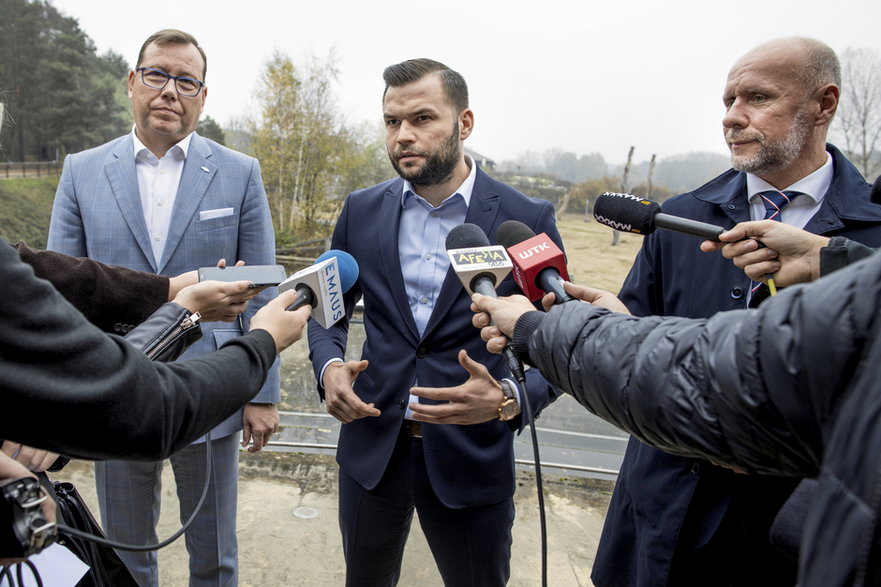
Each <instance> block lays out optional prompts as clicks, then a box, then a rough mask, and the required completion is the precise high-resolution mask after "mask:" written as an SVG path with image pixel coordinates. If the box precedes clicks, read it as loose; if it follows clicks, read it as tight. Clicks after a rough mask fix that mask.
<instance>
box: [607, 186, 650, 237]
mask: <svg viewBox="0 0 881 587" xmlns="http://www.w3.org/2000/svg"><path fill="white" fill-rule="evenodd" d="M660 211H661V206H660V205H659V204H658V203H657V202H652V201H651V200H645V199H643V198H640V197H638V196H631V195H630V194H617V193H612V192H606V193H604V194H603V195H601V196H600V197H599V198H597V201H596V202H595V203H594V205H593V216H594V218H596V220H597V222H600V223H602V224H605V225H607V226H611V227H612V228H614V229H616V230H621V231H624V232H635V233H638V234H649V233H650V232H652V231H653V230H654V229H655V223H654V218H655V215H656V214H657V213H658V212H660Z"/></svg>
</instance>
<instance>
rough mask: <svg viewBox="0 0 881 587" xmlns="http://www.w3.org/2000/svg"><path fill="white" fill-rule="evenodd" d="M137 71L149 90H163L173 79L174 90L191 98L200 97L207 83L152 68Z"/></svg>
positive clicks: (141, 68) (140, 68)
mask: <svg viewBox="0 0 881 587" xmlns="http://www.w3.org/2000/svg"><path fill="white" fill-rule="evenodd" d="M135 71H138V72H140V73H141V81H142V82H143V83H144V85H145V86H147V87H148V88H153V89H154V90H161V89H162V88H164V87H165V86H166V84H168V80H170V79H173V80H174V89H176V90H177V93H178V94H180V95H181V96H187V97H189V98H193V97H195V96H198V95H199V92H201V91H202V88H203V87H204V86H205V82H202V81H199V80H197V79H193V78H191V77H180V76H177V75H168V74H167V73H165V72H164V71H160V70H158V69H153V68H152V67H139V68H137V69H136V70H135Z"/></svg>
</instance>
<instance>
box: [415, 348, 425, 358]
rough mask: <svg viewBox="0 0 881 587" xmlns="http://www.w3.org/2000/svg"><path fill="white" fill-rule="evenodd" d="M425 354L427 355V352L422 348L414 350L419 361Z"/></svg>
mask: <svg viewBox="0 0 881 587" xmlns="http://www.w3.org/2000/svg"><path fill="white" fill-rule="evenodd" d="M427 354H428V350H426V348H425V347H424V346H421V347H419V348H417V349H416V356H417V357H419V358H420V359H421V358H423V357H424V356H425V355H427Z"/></svg>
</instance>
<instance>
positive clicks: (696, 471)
mask: <svg viewBox="0 0 881 587" xmlns="http://www.w3.org/2000/svg"><path fill="white" fill-rule="evenodd" d="M691 474H692V475H700V474H701V465H700V463H692V464H691Z"/></svg>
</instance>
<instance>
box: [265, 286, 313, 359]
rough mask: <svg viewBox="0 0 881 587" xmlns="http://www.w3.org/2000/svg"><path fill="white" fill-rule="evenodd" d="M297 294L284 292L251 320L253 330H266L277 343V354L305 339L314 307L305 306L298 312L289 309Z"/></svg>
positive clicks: (290, 291) (292, 291)
mask: <svg viewBox="0 0 881 587" xmlns="http://www.w3.org/2000/svg"><path fill="white" fill-rule="evenodd" d="M296 295H297V292H296V291H294V290H289V291H285V292H282V293H281V294H279V295H278V297H277V298H275V299H274V300H271V301H269V302H267V304H266V305H265V306H263V307H262V308H260V309H259V310H257V313H256V314H254V316H253V317H252V318H251V328H250V329H251V330H257V329H261V330H265V331H266V332H268V333H269V335H270V336H272V339H273V340H274V341H275V352H276V353H280V352H282V351H283V350H285V349H286V348H288V347H289V346H291V345H292V344H294V343H295V342H297V341H298V340H300V339H301V338H302V337H303V329H304V328H305V327H306V321H307V320H308V319H309V315H310V314H311V313H312V306H309V305H303V306H301V307H300V308H298V309H297V310H296V311H293V312H289V311H287V310H286V309H285V308H287V307H288V306H289V305H290V304H291V303H292V302H293V301H294V299H295V298H296Z"/></svg>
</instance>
